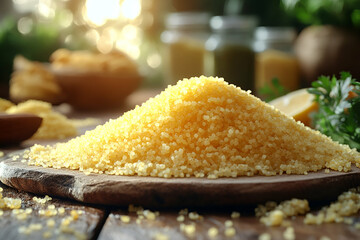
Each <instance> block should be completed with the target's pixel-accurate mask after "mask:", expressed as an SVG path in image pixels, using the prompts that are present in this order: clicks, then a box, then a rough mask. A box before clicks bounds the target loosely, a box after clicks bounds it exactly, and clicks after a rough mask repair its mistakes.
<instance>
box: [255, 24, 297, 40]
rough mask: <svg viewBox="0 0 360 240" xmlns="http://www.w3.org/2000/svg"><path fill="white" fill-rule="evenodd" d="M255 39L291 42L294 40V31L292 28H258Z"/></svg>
mask: <svg viewBox="0 0 360 240" xmlns="http://www.w3.org/2000/svg"><path fill="white" fill-rule="evenodd" d="M255 38H256V40H262V41H288V42H292V41H294V40H295V38H296V31H295V28H293V27H258V28H256V31H255Z"/></svg>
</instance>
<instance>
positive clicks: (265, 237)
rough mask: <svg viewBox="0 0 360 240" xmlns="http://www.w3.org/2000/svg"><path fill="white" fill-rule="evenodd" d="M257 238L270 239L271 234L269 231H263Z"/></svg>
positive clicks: (261, 239) (260, 239)
mask: <svg viewBox="0 0 360 240" xmlns="http://www.w3.org/2000/svg"><path fill="white" fill-rule="evenodd" d="M259 240H271V235H270V234H269V233H263V234H261V235H260V236H259Z"/></svg>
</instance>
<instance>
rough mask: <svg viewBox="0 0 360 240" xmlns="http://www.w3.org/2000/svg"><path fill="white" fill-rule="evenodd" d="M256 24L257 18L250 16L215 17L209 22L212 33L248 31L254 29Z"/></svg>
mask: <svg viewBox="0 0 360 240" xmlns="http://www.w3.org/2000/svg"><path fill="white" fill-rule="evenodd" d="M257 24H258V18H257V17H256V16H251V15H247V16H246V15H242V16H215V17H212V18H211V20H210V27H211V29H213V30H214V31H228V30H235V31H236V30H240V31H249V30H253V29H255V28H256V26H257Z"/></svg>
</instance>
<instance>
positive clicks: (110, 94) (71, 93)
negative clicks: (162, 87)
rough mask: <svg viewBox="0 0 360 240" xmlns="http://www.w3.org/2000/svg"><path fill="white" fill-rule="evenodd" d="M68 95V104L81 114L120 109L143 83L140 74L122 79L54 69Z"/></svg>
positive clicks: (117, 76)
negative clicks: (90, 111)
mask: <svg viewBox="0 0 360 240" xmlns="http://www.w3.org/2000/svg"><path fill="white" fill-rule="evenodd" d="M52 72H53V73H54V75H55V78H56V81H57V82H58V84H59V86H60V87H61V88H62V90H63V92H64V93H65V95H66V100H65V102H67V103H69V104H70V105H72V106H73V107H74V108H76V109H78V110H101V109H109V108H115V107H119V106H121V105H122V104H123V103H124V100H125V99H126V97H127V96H128V95H130V94H131V93H132V92H133V91H134V90H136V89H137V88H138V87H139V86H140V84H141V82H142V76H141V75H140V74H132V75H129V74H128V75H121V74H118V75H116V74H106V73H98V72H82V71H74V70H68V71H64V70H62V71H60V70H54V69H52Z"/></svg>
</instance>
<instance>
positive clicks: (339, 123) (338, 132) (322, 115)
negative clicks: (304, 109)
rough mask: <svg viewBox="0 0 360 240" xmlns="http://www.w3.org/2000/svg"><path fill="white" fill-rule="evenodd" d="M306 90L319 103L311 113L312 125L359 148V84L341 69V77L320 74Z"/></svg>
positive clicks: (359, 149)
mask: <svg viewBox="0 0 360 240" xmlns="http://www.w3.org/2000/svg"><path fill="white" fill-rule="evenodd" d="M308 92H309V93H312V94H314V95H315V101H316V102H317V103H318V105H319V111H318V112H316V113H314V115H313V124H314V127H315V128H316V129H318V130H319V131H320V132H322V133H324V134H325V135H328V136H329V137H331V138H332V139H333V140H334V141H338V142H339V143H342V144H347V145H349V146H350V147H351V148H356V149H357V150H358V151H360V83H359V82H357V81H356V80H355V79H353V78H352V76H351V75H350V73H348V72H342V73H341V74H340V79H336V77H335V76H333V77H332V78H330V77H325V76H321V77H319V78H318V80H317V81H315V82H313V83H312V88H309V89H308Z"/></svg>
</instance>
